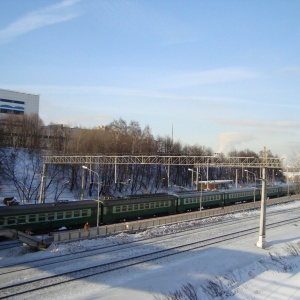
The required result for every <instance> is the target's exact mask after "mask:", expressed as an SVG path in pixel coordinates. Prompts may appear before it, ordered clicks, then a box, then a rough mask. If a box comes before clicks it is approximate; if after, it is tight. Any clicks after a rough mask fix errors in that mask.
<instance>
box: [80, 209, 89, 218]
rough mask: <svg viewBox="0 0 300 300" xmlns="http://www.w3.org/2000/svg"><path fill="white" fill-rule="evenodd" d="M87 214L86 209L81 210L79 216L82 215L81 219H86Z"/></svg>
mask: <svg viewBox="0 0 300 300" xmlns="http://www.w3.org/2000/svg"><path fill="white" fill-rule="evenodd" d="M88 214H89V212H88V210H87V209H83V210H82V212H81V215H82V216H83V217H86V216H87V215H88Z"/></svg>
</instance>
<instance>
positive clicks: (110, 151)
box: [0, 115, 282, 201]
mask: <svg viewBox="0 0 300 300" xmlns="http://www.w3.org/2000/svg"><path fill="white" fill-rule="evenodd" d="M213 154H214V152H213V150H212V149H211V148H209V147H206V146H203V145H197V144H195V145H192V146H190V145H183V144H182V143H181V142H180V141H173V138H172V137H170V136H164V137H162V136H157V137H154V136H153V134H152V133H151V129H150V127H149V126H148V125H147V126H145V127H144V128H141V126H140V124H139V123H138V122H137V121H130V122H129V123H127V122H126V121H124V120H123V119H122V118H120V119H119V120H114V121H112V122H111V123H110V124H108V125H107V126H105V127H101V128H93V129H86V128H71V127H69V126H64V125H59V124H54V123H51V124H49V125H48V126H45V125H44V122H43V121H42V120H41V119H40V118H39V116H38V115H24V116H19V117H17V118H16V117H15V116H12V115H8V116H6V117H4V118H2V119H1V127H0V174H1V179H0V180H1V182H0V185H1V186H0V188H1V187H2V190H5V185H6V183H10V184H12V185H13V186H14V188H15V190H16V193H17V194H18V195H17V196H18V198H20V199H25V200H35V201H37V200H38V199H39V196H40V186H41V174H42V167H43V156H45V155H83V156H84V155H192V156H213ZM219 155H224V154H223V153H220V154H219ZM228 156H230V157H259V156H261V153H258V154H257V153H255V152H254V151H251V150H249V149H246V150H243V151H231V152H230V153H228ZM268 156H269V157H274V156H273V154H272V153H271V152H270V151H269V152H268ZM190 167H191V168H192V167H193V166H190ZM93 171H94V172H96V173H97V174H98V175H99V178H96V177H97V176H96V175H95V173H94V172H88V171H87V170H83V169H82V168H81V167H80V166H67V165H54V166H49V167H48V168H47V174H46V180H45V182H46V185H45V197H46V198H48V199H50V198H51V199H54V200H55V201H56V200H58V199H60V197H61V196H62V195H63V192H64V191H65V190H69V191H70V192H72V194H73V195H74V198H77V199H80V198H82V195H84V196H85V197H93V196H94V197H95V194H97V191H98V183H99V182H101V189H100V193H101V196H104V197H108V196H110V195H123V196H124V195H134V194H138V193H146V192H147V193H148V192H151V193H157V192H161V191H168V189H170V188H171V187H177V188H178V189H185V188H192V187H193V183H192V182H191V172H189V171H188V168H187V167H186V166H170V172H167V169H166V166H152V165H151V166H150V165H118V166H117V172H116V170H115V166H114V165H101V166H100V165H99V166H93ZM207 171H208V174H207ZM249 171H251V172H257V170H255V169H254V170H249ZM82 172H85V176H84V178H85V182H84V189H82ZM200 172H201V176H202V178H209V180H216V179H229V180H232V179H235V176H236V169H233V168H210V169H209V170H207V169H204V168H201V169H200ZM238 172H239V173H238V178H239V181H241V182H243V181H245V174H243V173H242V170H238ZM116 174H117V178H115V175H116ZM168 176H169V177H168ZM278 176H280V175H279V174H278ZM281 177H282V176H281ZM251 180H253V179H251Z"/></svg>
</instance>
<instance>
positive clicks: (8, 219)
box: [7, 218, 17, 224]
mask: <svg viewBox="0 0 300 300" xmlns="http://www.w3.org/2000/svg"><path fill="white" fill-rule="evenodd" d="M16 221H17V220H16V219H15V218H7V224H16V223H17V222H16Z"/></svg>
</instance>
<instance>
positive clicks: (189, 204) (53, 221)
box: [0, 185, 294, 234]
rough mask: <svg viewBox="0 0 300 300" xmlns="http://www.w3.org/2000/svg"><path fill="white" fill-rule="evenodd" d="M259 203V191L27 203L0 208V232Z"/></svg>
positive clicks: (279, 189)
mask: <svg viewBox="0 0 300 300" xmlns="http://www.w3.org/2000/svg"><path fill="white" fill-rule="evenodd" d="M293 192H294V189H293V187H292V186H291V185H290V186H287V185H280V186H272V187H267V197H270V198H274V197H282V196H286V195H287V194H288V193H293ZM254 193H255V199H256V200H260V198H261V190H260V189H259V188H256V189H254V188H243V189H237V190H222V191H205V192H201V191H194V192H192V191H191V192H180V193H176V194H150V195H143V196H131V197H127V198H114V199H107V200H101V202H100V203H99V206H98V203H97V200H83V201H68V202H56V203H45V204H28V205H16V206H2V207H0V229H1V228H7V229H16V230H19V231H27V232H31V233H34V234H36V233H45V232H52V231H55V230H58V229H61V228H66V229H75V228H83V226H84V224H85V223H86V222H89V223H90V225H91V226H95V225H96V224H97V214H98V213H99V223H100V224H101V225H102V224H112V223H117V222H123V221H130V220H137V219H141V218H152V217H158V216H163V215H172V214H179V213H184V212H188V211H194V210H199V208H200V204H201V207H202V208H203V209H206V208H212V207H223V206H228V205H232V204H234V203H237V202H245V201H253V199H254Z"/></svg>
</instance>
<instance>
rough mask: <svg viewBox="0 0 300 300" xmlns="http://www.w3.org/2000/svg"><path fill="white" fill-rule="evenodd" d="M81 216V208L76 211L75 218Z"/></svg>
mask: <svg viewBox="0 0 300 300" xmlns="http://www.w3.org/2000/svg"><path fill="white" fill-rule="evenodd" d="M77 217H80V210H75V211H74V218H77Z"/></svg>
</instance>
